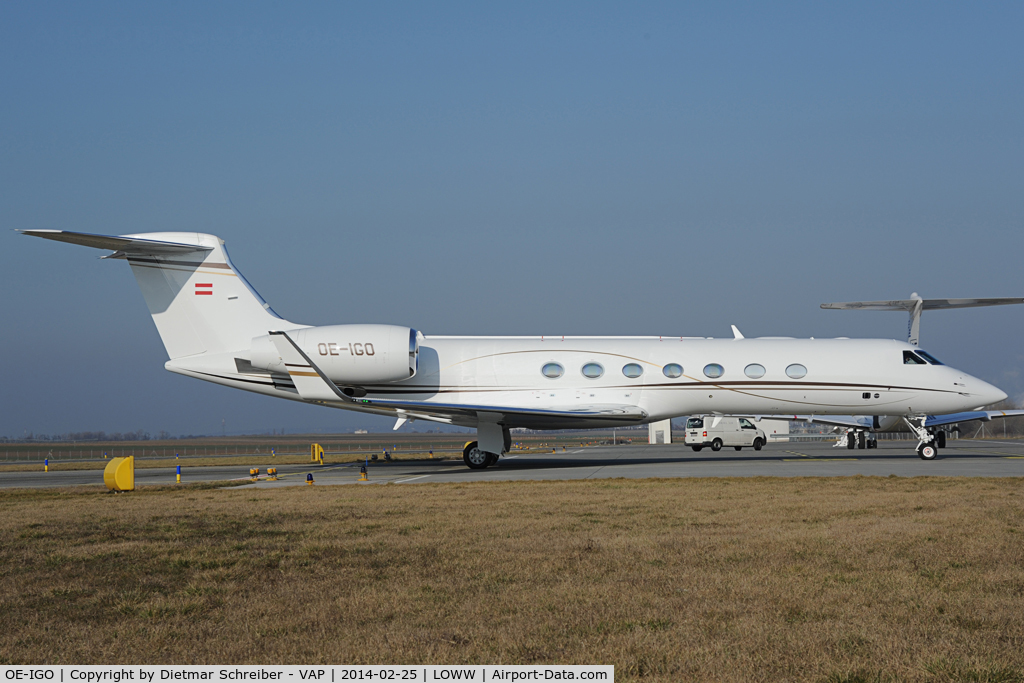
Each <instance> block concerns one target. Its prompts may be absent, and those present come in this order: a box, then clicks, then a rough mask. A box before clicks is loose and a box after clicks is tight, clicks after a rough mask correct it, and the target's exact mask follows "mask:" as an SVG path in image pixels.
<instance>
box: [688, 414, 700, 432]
mask: <svg viewBox="0 0 1024 683" xmlns="http://www.w3.org/2000/svg"><path fill="white" fill-rule="evenodd" d="M686 428H687V429H704V418H701V417H691V418H690V419H689V420H687V421H686Z"/></svg>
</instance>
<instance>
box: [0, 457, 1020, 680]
mask: <svg viewBox="0 0 1024 683" xmlns="http://www.w3.org/2000/svg"><path fill="white" fill-rule="evenodd" d="M0 507H2V509H3V516H2V518H0V663H5V664H6V663H25V662H32V663H181V664H187V663H224V664H228V663H315V662H329V663H451V664H458V663H605V664H614V665H615V666H616V673H617V678H618V679H619V680H633V679H645V680H658V681H677V680H702V681H703V680H709V681H713V680H727V681H778V680H800V681H803V680H808V681H890V680H892V681H1021V680H1024V482H1022V481H1021V480H1019V479H999V480H991V479H937V478H918V479H897V478H889V479H874V478H861V477H854V478H834V479H699V480H685V479H679V480H639V481H626V480H601V481H574V482H524V483H515V482H503V483H479V484H458V485H384V486H381V485H374V486H365V487H357V486H337V487H301V488H285V489H273V490H252V489H248V490H242V489H232V490H220V489H212V488H202V487H191V488H184V489H182V488H175V489H159V488H153V489H148V490H147V489H143V490H140V491H137V492H135V493H132V494H121V495H113V494H106V493H96V492H94V491H80V490H64V491H59V490H33V491H12V492H0Z"/></svg>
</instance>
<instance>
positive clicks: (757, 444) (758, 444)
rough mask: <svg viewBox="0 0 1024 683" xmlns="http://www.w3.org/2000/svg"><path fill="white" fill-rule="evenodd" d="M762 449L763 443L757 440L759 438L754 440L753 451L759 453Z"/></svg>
mask: <svg viewBox="0 0 1024 683" xmlns="http://www.w3.org/2000/svg"><path fill="white" fill-rule="evenodd" d="M762 448H764V441H761V439H759V438H758V439H754V450H755V451H759V450H761V449H762Z"/></svg>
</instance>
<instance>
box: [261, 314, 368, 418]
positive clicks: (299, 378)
mask: <svg viewBox="0 0 1024 683" xmlns="http://www.w3.org/2000/svg"><path fill="white" fill-rule="evenodd" d="M269 334H270V341H272V342H273V343H274V346H275V347H276V348H277V352H278V353H279V354H281V360H283V361H284V367H285V369H286V370H288V374H289V375H290V376H291V378H292V382H294V383H295V389H296V391H298V392H299V396H301V397H302V398H303V399H305V400H307V401H338V400H341V401H345V402H346V403H351V402H352V399H351V398H349V397H348V396H346V395H345V394H343V393H342V392H341V389H339V388H338V386H337V385H336V384H335V383H334V382H332V381H331V380H330V379H328V377H327V375H325V374H324V373H323V371H322V370H321V369H320V368H318V367H317V366H316V364H315V363H314V362H313V361H312V360H310V358H309V356H307V355H306V354H305V353H303V352H302V349H300V348H299V346H298V344H296V343H295V342H294V341H292V338H291V337H289V336H288V334H287V333H286V332H273V331H271V332H270V333H269Z"/></svg>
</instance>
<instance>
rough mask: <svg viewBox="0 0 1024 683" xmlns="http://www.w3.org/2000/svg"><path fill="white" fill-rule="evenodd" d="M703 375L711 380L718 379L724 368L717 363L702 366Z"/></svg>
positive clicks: (723, 372)
mask: <svg viewBox="0 0 1024 683" xmlns="http://www.w3.org/2000/svg"><path fill="white" fill-rule="evenodd" d="M704 374H705V375H706V376H708V377H710V378H711V379H718V378H719V377H721V376H722V375H724V374H725V368H723V367H722V366H721V365H719V364H718V363H709V364H708V365H705V366H704Z"/></svg>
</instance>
